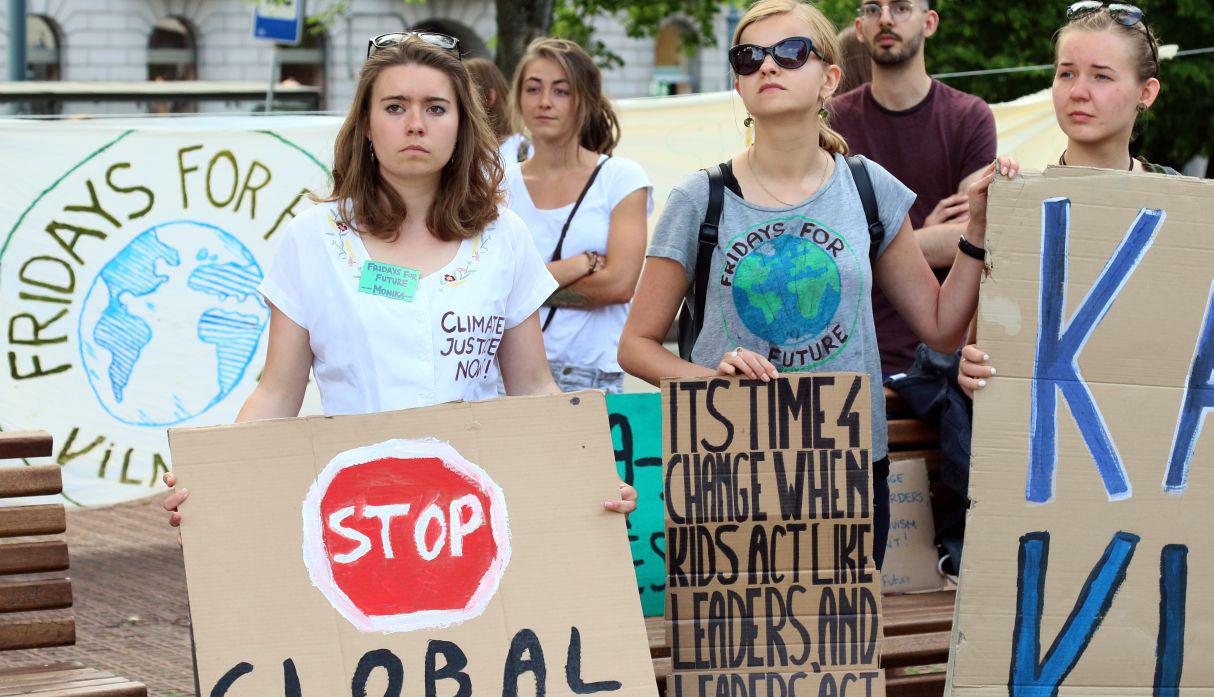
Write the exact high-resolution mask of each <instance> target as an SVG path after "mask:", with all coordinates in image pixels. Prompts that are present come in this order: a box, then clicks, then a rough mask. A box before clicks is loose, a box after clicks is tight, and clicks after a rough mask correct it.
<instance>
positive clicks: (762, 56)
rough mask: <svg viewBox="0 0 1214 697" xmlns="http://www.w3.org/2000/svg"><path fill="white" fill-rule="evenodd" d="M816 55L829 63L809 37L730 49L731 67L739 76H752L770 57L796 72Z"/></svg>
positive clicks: (743, 45) (740, 45)
mask: <svg viewBox="0 0 1214 697" xmlns="http://www.w3.org/2000/svg"><path fill="white" fill-rule="evenodd" d="M811 54H812V55H815V56H817V57H818V59H819V60H821V61H822V62H823V63H829V62H830V61H828V60H826V56H823V55H822V53H821V52H819V51H818V49H816V48H814V40H813V39H811V38H809V37H808V36H791V37H789V38H787V39H784V40H783V41H777V42H776V43H774V44H772V45H771V46H756V45H754V44H739V45H737V46H734V47H733V48H731V49H729V65H730V67H731V68H733V71H734V72H735V73H737V74H738V75H750V74H751V73H755V72H758V70H759V68H761V67H763V61H764V60H766V58H767V56H768V55H770V56H771V59H772V60H773V61H775V63H776V65H778V66H780V67H781V68H785V69H787V70H796V69H797V68H800V67H801V66H803V65H805V63H806V61H808V60H809V56H810V55H811Z"/></svg>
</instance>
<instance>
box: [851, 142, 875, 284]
mask: <svg viewBox="0 0 1214 697" xmlns="http://www.w3.org/2000/svg"><path fill="white" fill-rule="evenodd" d="M844 159H846V160H847V166H848V168H849V169H850V170H851V178H852V179H854V180H855V182H856V191H858V192H859V193H860V203H861V204H862V205H863V206H864V218H865V220H867V221H868V261H869V264H870V265H871V264H874V263H876V261H877V250H878V249H880V248H881V242H882V241H883V240H884V239H885V224H884V223H882V222H881V215H880V211H878V209H877V193H876V192H875V191H873V182H872V180H871V179H869V177H868V168H867V167H865V166H864V160H863V159H861V158H860V156H859V155H848V156H847V157H846V158H844Z"/></svg>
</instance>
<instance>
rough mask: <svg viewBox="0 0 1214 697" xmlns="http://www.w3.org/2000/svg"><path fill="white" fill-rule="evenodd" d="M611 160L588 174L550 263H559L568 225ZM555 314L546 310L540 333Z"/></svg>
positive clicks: (609, 156) (563, 227)
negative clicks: (600, 171)
mask: <svg viewBox="0 0 1214 697" xmlns="http://www.w3.org/2000/svg"><path fill="white" fill-rule="evenodd" d="M610 159H611V155H608V156H607V157H604V158H603V160H602V161H601V162H599V163H598V164H597V165H595V168H594V171H593V172H591V173H590V178H589V179H587V180H586V186H583V187H582V193H580V194H578V195H577V200H576V201H574V202H573V210H571V211H569V217H568V218H565V224H564V225H563V226H562V227H561V236H560V237H558V238H556V249H554V250H552V259H550V261H560V259H561V252H563V251H564V249H565V235H567V234H568V233H569V224H570V223H572V222H573V216H575V215H577V209H578V208H580V207H581V206H582V199H584V198H586V192H588V191H590V186H591V185H592V184H594V180H595V179H597V178H598V176H599V170H600V169H602V168H603V165H605V164H607V160H610ZM555 314H556V308H555V307H550V308H548V316H547V317H546V318H544V326H543V327H541V328H540V331H548V325H550V324H552V316H553V315H555Z"/></svg>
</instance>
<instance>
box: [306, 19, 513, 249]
mask: <svg viewBox="0 0 1214 697" xmlns="http://www.w3.org/2000/svg"><path fill="white" fill-rule="evenodd" d="M399 65H421V66H425V67H428V68H434V69H435V70H438V71H440V72H442V73H443V74H444V75H446V76H447V77H448V78H449V79H450V80H451V88H452V90H453V91H454V92H455V102H456V104H455V106H456V111H457V114H458V116H459V128H458V130H457V131H456V136H455V152H454V153H452V155H451V160H450V161H449V162H447V164H446V165H445V166H444V167H443V169H442V173H441V174H440V178H439V184H438V192H437V193H436V195H435V197H434V202H433V203H431V204H430V210H429V211H427V213H426V227H428V228H429V229H430V232H431V233H432V234H433V235H434V236H435V237H437V238H439V239H440V240H445V241H450V240H458V239H466V238H472V237H475V236H476V235H478V234H480V232H481V231H483V230H484V229H485V228H486V227H488V226H489V224H490V223H492V222H493V221H495V220H497V207H498V205H499V204H500V203H501V202H502V201H503V199H504V194H503V193H502V191H501V188H502V186H501V185H502V177H503V170H502V164H501V162H500V161H499V160H498V145H497V139H496V138H494V137H493V131H492V130H490V128H489V119H488V117H486V116H485V110H484V109H483V108H482V107H481V101H480V99H479V98H478V97H477V96H476V94H475V93H474V91H473V90H474V87H473V84H472V77H471V76H470V75H469V74H468V69H467V68H466V67H464V64H463V62H462V61H460V59H459V57H458V56H456V55H455V54H454V53H452V52H451V51H449V50H447V49H444V48H439V47H438V46H433V45H431V44H428V43H426V42H425V41H421V40H418V39H408V40H406V41H403V42H401V43H399V44H396V45H393V46H388V47H385V48H381V49H379V50H377V51H376V52H375V53H373V54H371V56H370V57H369V58H367V60H366V62H365V63H363V67H362V70H361V71H360V72H359V75H358V85H357V86H356V87H355V88H354V100H353V101H352V102H351V104H350V111H349V113H347V114H346V120H345V121H344V122H343V123H342V125H341V128H340V129H339V130H338V132H337V139H336V141H335V142H334V143H333V193H332V194H330V195H329V196H327V197H324V198H319V197H316V198H315V200H317V201H336V202H337V203H338V212H339V214H340V215H341V217H342V218H343V219H344V221H345V223H346V224H348V225H349V226H350V227H352V228H354V229H355V230H356V231H357V232H359V233H360V234H369V235H372V236H374V237H378V238H380V239H384V240H389V241H391V240H394V239H396V236H397V234H398V233H399V230H400V225H401V223H403V222H404V220H405V214H406V211H405V202H404V201H402V200H401V199H400V196H399V195H397V193H396V191H395V190H394V189H393V188H392V187H391V186H389V185H388V184H387V183H386V182H384V179H383V177H382V176H380V173H379V167H378V166H377V165H376V163H375V160H374V156H373V151H372V149H371V143H370V141H369V140H368V138H367V134H368V132H369V130H370V111H371V92H372V88H373V87H374V86H375V80H376V79H377V78H378V77H379V76H380V74H381V73H383V71H384V70H387V69H388V68H392V67H396V66H399Z"/></svg>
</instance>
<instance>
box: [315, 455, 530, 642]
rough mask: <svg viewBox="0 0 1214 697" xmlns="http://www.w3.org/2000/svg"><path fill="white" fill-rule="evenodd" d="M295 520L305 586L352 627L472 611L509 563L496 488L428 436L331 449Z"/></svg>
mask: <svg viewBox="0 0 1214 697" xmlns="http://www.w3.org/2000/svg"><path fill="white" fill-rule="evenodd" d="M303 524H304V544H303V557H304V564H305V565H306V566H307V568H308V575H309V576H310V577H311V579H312V584H313V585H315V586H316V587H317V588H318V589H320V592H321V593H323V594H324V596H325V597H326V598H328V600H329V602H330V603H331V604H332V605H333V607H334V608H335V609H337V611H338V612H340V613H341V614H342V616H344V617H345V618H346V619H347V620H349V621H350V623H351V624H353V625H354V626H355V627H356V628H358V630H359V631H362V632H373V631H382V632H385V633H387V632H407V631H413V630H416V629H423V628H426V627H445V626H449V625H452V624H458V623H460V622H464V621H466V620H469V619H472V618H474V617H477V616H479V615H480V614H481V613H482V612H484V611H485V608H486V607H487V606H488V605H489V601H490V600H492V599H493V596H494V594H495V593H496V592H497V587H498V584H499V583H500V582H501V580H502V574H503V572H504V571H505V570H506V565H507V563H509V561H510V530H509V526H508V523H507V516H506V499H505V497H504V496H503V495H502V490H501V488H500V487H498V485H497V484H496V483H495V482H494V481H493V480H492V479H490V478H489V475H488V474H486V473H485V471H484V470H482V469H481V468H480V467H477V466H476V465H474V464H472V463H471V462H468V461H467V460H465V459H464V458H463V457H462V456H461V455H460V454H459V453H458V452H456V450H455V448H452V447H451V446H450V445H449V444H447V443H442V442H439V441H436V440H390V441H386V442H383V443H379V444H377V445H370V446H366V447H362V448H356V449H354V450H347V451H346V452H343V453H339V454H338V455H337V456H336V457H334V458H333V459H332V460H331V461H330V462H329V464H328V465H327V466H326V467H325V468H324V470H323V471H322V472H321V473H320V476H318V477H317V478H316V481H315V482H313V484H312V487H311V488H310V489H309V490H308V496H307V498H306V499H305V500H304V505H303Z"/></svg>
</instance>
